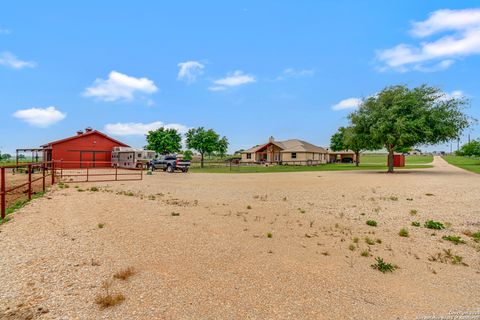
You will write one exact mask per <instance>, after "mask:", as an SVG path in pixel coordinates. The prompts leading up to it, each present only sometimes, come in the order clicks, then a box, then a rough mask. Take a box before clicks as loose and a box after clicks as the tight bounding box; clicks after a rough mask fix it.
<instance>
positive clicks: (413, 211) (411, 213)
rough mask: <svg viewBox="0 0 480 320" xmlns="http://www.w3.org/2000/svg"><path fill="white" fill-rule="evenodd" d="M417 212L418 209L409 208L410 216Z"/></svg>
mask: <svg viewBox="0 0 480 320" xmlns="http://www.w3.org/2000/svg"><path fill="white" fill-rule="evenodd" d="M417 213H418V211H417V210H415V209H412V210H410V215H411V216H415V215H417Z"/></svg>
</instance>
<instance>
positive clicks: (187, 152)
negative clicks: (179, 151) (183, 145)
mask: <svg viewBox="0 0 480 320" xmlns="http://www.w3.org/2000/svg"><path fill="white" fill-rule="evenodd" d="M183 159H185V160H192V159H193V152H192V150H185V151H183Z"/></svg>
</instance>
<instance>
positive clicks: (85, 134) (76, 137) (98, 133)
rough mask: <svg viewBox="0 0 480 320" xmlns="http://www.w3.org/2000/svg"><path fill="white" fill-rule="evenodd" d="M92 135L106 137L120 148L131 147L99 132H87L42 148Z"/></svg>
mask: <svg viewBox="0 0 480 320" xmlns="http://www.w3.org/2000/svg"><path fill="white" fill-rule="evenodd" d="M92 134H97V135H100V136H102V137H104V138H105V139H108V140H111V141H113V142H115V143H118V144H119V145H120V146H122V147H129V145H126V144H125V143H123V142H120V141H118V140H116V139H113V138H112V137H109V136H107V135H106V134H104V133H102V132H100V131H98V130H91V131H87V132H85V133H82V134H77V135H75V136H71V137H68V138H65V139H60V140H56V141H52V142H49V143H46V144H44V145H41V147H42V148H47V147H51V146H52V145H54V144H59V143H62V142H66V141H70V140H75V139H79V138H83V137H86V136H90V135H92Z"/></svg>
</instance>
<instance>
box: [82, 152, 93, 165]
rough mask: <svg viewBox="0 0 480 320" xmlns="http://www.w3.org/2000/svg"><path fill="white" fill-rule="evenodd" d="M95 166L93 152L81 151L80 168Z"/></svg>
mask: <svg viewBox="0 0 480 320" xmlns="http://www.w3.org/2000/svg"><path fill="white" fill-rule="evenodd" d="M94 166H95V153H94V152H92V151H80V168H88V167H94Z"/></svg>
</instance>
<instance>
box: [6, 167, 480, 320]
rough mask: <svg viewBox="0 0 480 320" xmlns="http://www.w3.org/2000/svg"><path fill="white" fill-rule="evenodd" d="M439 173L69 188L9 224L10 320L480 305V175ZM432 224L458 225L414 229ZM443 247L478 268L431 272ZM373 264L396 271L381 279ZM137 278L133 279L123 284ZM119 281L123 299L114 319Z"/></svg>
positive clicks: (409, 312) (359, 312)
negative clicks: (125, 273)
mask: <svg viewBox="0 0 480 320" xmlns="http://www.w3.org/2000/svg"><path fill="white" fill-rule="evenodd" d="M434 165H435V167H434V168H432V169H422V170H408V171H402V172H398V173H397V174H393V175H389V174H385V173H379V172H365V171H351V172H301V173H300V172H298V173H266V174H231V175H230V174H199V173H198V174H194V173H189V174H181V173H178V174H167V173H159V172H155V173H154V174H153V175H151V176H144V178H145V179H144V180H143V181H134V182H129V183H127V182H118V183H114V182H111V183H94V184H78V186H79V188H75V184H71V186H70V188H65V189H60V188H59V187H58V185H57V186H56V187H55V188H54V190H52V191H51V192H49V193H48V194H47V196H45V197H43V198H41V199H37V200H35V201H32V202H31V203H30V204H29V205H27V206H26V207H25V208H23V209H22V210H20V211H18V212H17V213H15V214H14V217H13V219H12V221H11V222H8V223H7V224H4V225H1V226H0V243H1V251H0V258H1V262H0V279H1V286H0V318H1V319H37V318H38V319H414V318H416V317H418V316H423V315H430V314H446V313H447V312H449V311H452V310H455V311H462V310H471V309H472V308H478V307H479V306H480V303H479V301H480V290H479V289H480V259H479V258H480V243H476V242H474V241H473V240H472V238H470V237H468V236H467V235H464V234H463V232H468V231H471V232H477V231H480V206H479V194H480V175H475V174H472V173H469V172H467V171H463V170H461V169H458V168H455V167H453V166H450V165H448V164H447V163H445V162H444V161H443V160H442V159H440V158H435V160H434ZM92 186H96V187H98V188H99V191H89V190H86V189H87V188H90V187H92ZM79 189H80V190H85V191H83V192H80V191H79ZM411 210H417V213H416V214H415V215H412V214H411V213H410V211H411ZM368 219H372V220H376V221H377V223H378V225H377V227H370V226H367V225H366V220H368ZM430 219H432V220H436V221H441V222H443V223H445V224H446V225H447V228H446V229H445V230H431V229H427V228H423V227H413V226H411V222H412V221H419V222H420V223H421V224H422V226H423V223H424V222H425V221H426V220H430ZM99 224H104V226H103V228H100V227H99ZM401 228H406V229H408V231H409V237H400V236H399V231H400V229H401ZM269 233H270V234H271V237H268V234H269ZM445 235H459V236H461V237H462V238H463V239H464V240H465V241H466V243H465V244H459V245H455V244H453V243H451V242H449V241H445V240H442V236H445ZM366 237H369V238H371V239H372V240H374V241H376V240H377V239H380V240H381V243H377V242H375V244H372V245H368V244H367V243H366V241H365V238H366ZM355 238H358V242H357V243H355V242H356V239H355ZM349 247H351V248H349ZM444 249H445V250H448V249H450V250H451V252H453V254H454V255H458V256H461V257H463V260H462V263H464V264H465V265H464V264H462V263H459V264H452V263H451V259H450V258H445V257H443V258H441V259H437V261H431V260H432V258H431V256H436V255H437V253H443V254H444V251H443V250H444ZM364 250H367V251H368V252H369V256H368V257H364V256H361V254H360V253H361V252H362V251H364ZM375 257H382V258H383V259H384V260H385V261H386V262H390V263H392V264H393V265H396V266H397V267H398V268H397V269H396V270H395V271H394V272H392V273H385V274H383V273H381V272H379V271H378V270H375V269H373V268H372V267H371V265H372V264H373V263H375V259H374V258H375ZM439 260H443V262H442V261H439ZM127 267H133V268H134V270H135V274H134V275H133V276H132V277H130V278H129V279H127V280H120V279H114V278H113V275H114V274H115V273H116V272H118V271H119V270H121V269H124V268H127ZM108 279H111V288H110V292H111V293H114V294H116V293H121V294H123V295H124V297H125V301H123V302H122V303H121V304H119V305H117V306H114V307H111V308H106V309H101V308H100V307H99V306H98V305H97V304H96V303H95V299H96V297H97V296H98V295H99V294H101V293H102V292H104V289H102V287H101V284H102V282H103V281H105V280H108Z"/></svg>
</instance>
